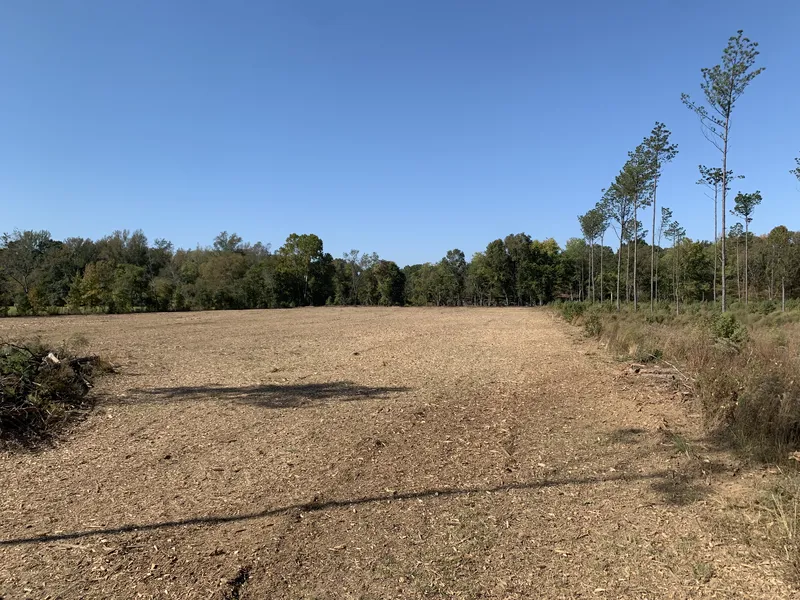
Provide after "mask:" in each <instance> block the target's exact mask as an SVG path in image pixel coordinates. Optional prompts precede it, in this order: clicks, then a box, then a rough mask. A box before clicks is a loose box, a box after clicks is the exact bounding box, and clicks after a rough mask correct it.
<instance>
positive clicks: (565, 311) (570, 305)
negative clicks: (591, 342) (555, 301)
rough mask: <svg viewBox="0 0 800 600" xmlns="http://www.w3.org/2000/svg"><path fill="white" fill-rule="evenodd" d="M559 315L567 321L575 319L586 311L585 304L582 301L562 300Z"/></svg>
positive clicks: (570, 321)
mask: <svg viewBox="0 0 800 600" xmlns="http://www.w3.org/2000/svg"><path fill="white" fill-rule="evenodd" d="M559 310H560V311H561V316H562V317H563V318H564V320H565V321H566V322H567V323H572V322H573V321H574V320H575V319H577V318H578V317H580V316H582V315H583V313H585V312H586V304H584V303H583V302H564V304H562V305H561V306H559Z"/></svg>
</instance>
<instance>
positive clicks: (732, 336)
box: [711, 312, 747, 346]
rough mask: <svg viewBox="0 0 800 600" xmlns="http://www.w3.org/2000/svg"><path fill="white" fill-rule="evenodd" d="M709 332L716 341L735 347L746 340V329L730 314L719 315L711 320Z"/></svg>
mask: <svg viewBox="0 0 800 600" xmlns="http://www.w3.org/2000/svg"><path fill="white" fill-rule="evenodd" d="M711 332H712V333H713V334H714V337H715V338H716V340H717V341H721V342H726V343H730V344H734V345H736V346H739V345H741V344H743V343H744V342H745V341H746V340H747V328H746V327H745V326H744V325H742V324H741V323H740V322H739V320H738V319H737V318H736V315H734V314H733V313H730V312H726V313H721V314H719V315H717V316H716V317H714V318H713V319H712V321H711Z"/></svg>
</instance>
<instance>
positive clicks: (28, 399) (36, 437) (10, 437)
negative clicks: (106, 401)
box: [0, 340, 112, 446]
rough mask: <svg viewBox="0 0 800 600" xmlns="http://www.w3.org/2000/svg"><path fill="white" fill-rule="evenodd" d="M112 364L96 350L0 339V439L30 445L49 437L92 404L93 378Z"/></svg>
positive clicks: (108, 369)
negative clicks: (81, 352)
mask: <svg viewBox="0 0 800 600" xmlns="http://www.w3.org/2000/svg"><path fill="white" fill-rule="evenodd" d="M110 370H112V369H111V367H110V365H108V364H107V363H104V362H103V361H102V360H101V359H100V358H99V357H97V356H82V357H79V356H74V355H73V354H72V353H71V352H70V351H69V350H68V349H67V348H59V349H54V348H50V347H48V346H45V345H42V344H41V343H39V342H11V341H2V340H0V445H2V446H8V445H16V446H20V445H21V446H32V445H36V444H37V443H39V442H43V441H46V440H48V439H51V438H52V436H53V435H54V434H55V433H56V432H57V431H58V430H59V429H61V428H62V427H63V426H64V425H65V424H67V423H69V422H71V421H73V420H75V419H76V418H79V417H81V416H83V415H86V414H87V413H88V412H89V411H90V410H91V408H92V405H93V402H92V400H91V398H90V396H89V390H91V389H92V382H93V381H94V378H95V377H96V375H98V374H100V373H102V372H108V371H110Z"/></svg>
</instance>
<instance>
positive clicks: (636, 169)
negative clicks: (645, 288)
mask: <svg viewBox="0 0 800 600" xmlns="http://www.w3.org/2000/svg"><path fill="white" fill-rule="evenodd" d="M653 176H654V173H653V162H652V160H651V157H650V155H649V153H648V152H647V149H646V148H645V146H644V144H640V145H639V146H637V147H636V149H635V150H634V151H633V152H629V153H628V161H627V162H626V163H625V166H624V167H623V168H622V171H620V173H619V175H617V178H616V180H615V181H614V185H615V186H616V187H617V190H618V193H619V194H622V195H623V196H626V197H627V198H628V201H629V203H630V205H631V207H632V209H633V223H634V229H633V230H632V233H633V236H632V237H633V310H634V311H635V310H637V309H638V307H639V301H638V297H639V293H638V286H637V271H638V270H639V269H638V268H637V267H638V256H637V248H638V246H639V243H638V242H639V236H638V235H637V234H638V227H639V225H638V224H639V220H638V210H639V208H642V207H645V206H648V205H649V204H650V202H651V201H652V192H653ZM622 234H623V236H624V234H625V229H624V228H623V229H622Z"/></svg>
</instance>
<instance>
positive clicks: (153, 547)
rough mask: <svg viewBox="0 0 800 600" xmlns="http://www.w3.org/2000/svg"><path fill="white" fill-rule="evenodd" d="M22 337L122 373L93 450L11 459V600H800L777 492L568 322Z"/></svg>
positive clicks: (497, 317) (239, 316)
mask: <svg viewBox="0 0 800 600" xmlns="http://www.w3.org/2000/svg"><path fill="white" fill-rule="evenodd" d="M0 327H2V329H3V331H2V333H3V334H5V335H13V336H14V337H31V336H33V335H40V336H42V337H44V338H49V339H52V340H54V341H56V342H57V341H59V340H62V339H65V338H66V337H68V336H69V335H72V334H73V333H75V332H78V331H79V332H82V333H83V335H84V336H86V338H88V340H89V348H88V351H90V352H92V353H96V354H100V355H102V356H104V357H107V358H108V359H109V360H111V361H112V362H113V363H115V364H117V365H119V370H120V374H119V375H117V376H114V377H113V378H110V379H108V380H104V381H103V382H102V384H101V386H99V389H98V392H99V393H100V394H101V396H100V398H99V401H100V402H99V407H100V409H99V410H98V411H97V412H96V413H95V414H94V415H93V416H92V417H91V418H90V419H89V420H88V421H86V422H85V423H84V424H83V425H82V426H81V427H80V428H79V429H78V430H77V431H76V432H75V434H74V436H73V437H72V438H71V439H69V440H66V441H64V442H63V443H62V444H61V445H59V446H58V447H57V448H55V449H53V450H49V451H47V452H42V453H38V454H31V455H11V454H4V455H0V487H1V488H2V489H3V494H2V496H0V596H2V597H4V598H24V597H31V598H134V597H143V598H156V597H159V598H209V597H216V598H231V597H237V596H238V597H239V598H243V599H246V598H267V597H269V598H364V599H367V598H375V599H378V598H436V597H449V598H577V597H589V598H592V597H598V598H603V597H605V598H643V597H647V598H699V597H709V598H712V597H715V598H723V597H724V598H790V597H795V592H794V590H793V588H791V587H790V585H789V584H787V583H785V582H784V581H783V580H782V579H781V578H780V572H781V571H780V563H779V562H778V561H777V560H775V559H774V558H773V557H772V556H771V555H770V554H768V553H767V552H766V550H765V548H767V547H768V546H766V545H765V544H766V541H765V540H763V539H762V538H761V537H759V532H760V531H762V529H761V528H760V526H758V525H757V524H756V521H757V516H758V515H759V514H760V512H759V509H758V507H756V506H753V505H752V503H748V500H747V499H749V498H753V497H755V490H758V489H761V488H762V487H763V485H764V484H763V479H762V477H763V475H764V472H763V471H760V470H748V469H747V468H743V465H741V464H740V463H739V462H738V460H737V459H736V458H734V457H733V456H731V455H730V454H729V453H727V452H726V451H724V450H723V449H721V448H719V447H717V446H716V445H715V444H714V443H713V441H711V440H709V439H707V438H705V436H704V435H703V434H702V431H701V430H700V428H698V427H697V426H696V425H695V423H696V420H697V419H696V418H695V417H693V416H692V414H691V413H690V412H688V413H687V410H689V411H690V410H691V408H690V405H689V403H681V402H679V401H676V400H677V399H679V398H680V397H681V396H680V389H674V390H673V389H672V388H671V387H670V386H671V385H672V384H668V383H665V382H664V381H662V380H660V379H657V378H655V379H654V378H645V377H643V376H642V375H641V374H639V373H636V371H635V370H632V369H629V368H628V365H621V364H619V363H615V362H613V361H612V360H611V359H609V358H608V357H607V356H606V355H605V353H604V352H603V350H602V348H599V347H598V345H597V344H596V343H594V342H587V341H585V340H581V339H578V337H577V336H573V334H572V333H571V330H570V329H569V328H568V327H567V326H566V325H563V324H561V323H559V322H558V321H557V320H556V319H554V318H553V316H552V315H551V313H549V312H547V311H543V310H542V311H539V310H530V309H303V310H293V311H248V312H236V313H192V314H178V315H167V314H164V315H140V316H113V317H112V316H102V317H79V318H57V319H18V320H8V321H4V322H2V323H0ZM723 518H730V519H733V520H734V521H736V522H737V523H741V522H745V521H747V519H748V518H751V520H752V522H753V523H754V524H753V527H752V529H745V531H747V532H750V533H749V536H750V537H743V536H742V534H741V533H740V530H734V529H731V528H720V523H721V522H722V519H723ZM770 547H771V546H770Z"/></svg>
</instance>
